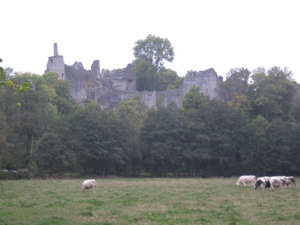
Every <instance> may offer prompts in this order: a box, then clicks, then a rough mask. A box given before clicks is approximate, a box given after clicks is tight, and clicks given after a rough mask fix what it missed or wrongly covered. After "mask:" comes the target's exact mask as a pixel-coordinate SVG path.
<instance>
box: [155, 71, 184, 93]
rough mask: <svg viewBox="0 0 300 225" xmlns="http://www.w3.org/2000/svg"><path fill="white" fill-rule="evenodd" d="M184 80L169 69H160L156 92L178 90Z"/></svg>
mask: <svg viewBox="0 0 300 225" xmlns="http://www.w3.org/2000/svg"><path fill="white" fill-rule="evenodd" d="M183 80H184V78H183V77H179V76H178V75H177V73H176V72H175V71H173V70H171V69H162V70H160V71H159V73H158V77H157V87H156V90H157V91H164V90H172V89H177V88H179V87H180V86H181V85H182V83H183Z"/></svg>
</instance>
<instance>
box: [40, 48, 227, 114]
mask: <svg viewBox="0 0 300 225" xmlns="http://www.w3.org/2000/svg"><path fill="white" fill-rule="evenodd" d="M51 71H52V72H56V73H58V74H59V77H58V78H59V79H62V80H69V81H70V83H71V88H70V95H71V96H72V97H73V98H74V99H75V100H76V101H77V102H78V103H79V104H81V105H85V104H86V102H88V101H90V100H93V101H95V102H98V103H99V105H100V106H101V108H102V109H107V110H113V109H115V108H116V107H117V106H118V104H119V103H120V102H122V101H125V100H128V99H131V98H133V97H134V96H136V95H139V96H141V99H142V101H143V102H144V103H145V104H146V105H147V106H148V107H149V108H151V107H154V106H155V105H156V100H157V99H159V98H161V100H162V104H163V105H164V106H167V105H168V104H170V103H171V102H175V103H176V104H177V105H178V106H179V107H181V106H182V101H183V99H184V95H185V94H186V93H187V92H188V91H189V89H190V88H191V87H192V86H199V87H200V91H201V92H202V93H204V95H206V96H209V97H210V98H215V99H218V100H221V101H224V97H223V94H222V92H221V88H220V84H221V83H222V82H223V78H222V77H221V76H218V75H217V73H216V72H215V70H214V69H212V68H211V69H208V70H205V71H199V72H195V71H189V72H188V73H187V74H186V76H185V79H184V82H183V84H182V86H181V87H180V88H179V89H174V90H166V91H142V92H140V91H137V90H136V77H135V74H134V72H133V65H132V64H128V65H127V67H126V68H124V69H117V70H113V71H108V70H102V71H101V72H100V62H99V60H95V61H94V62H93V64H92V66H91V70H86V69H84V67H83V65H82V63H81V62H75V63H74V64H73V65H72V66H69V65H66V64H65V63H64V58H63V56H62V55H59V54H58V48H57V44H56V43H54V55H53V56H50V57H49V59H48V64H47V69H46V71H45V72H51Z"/></svg>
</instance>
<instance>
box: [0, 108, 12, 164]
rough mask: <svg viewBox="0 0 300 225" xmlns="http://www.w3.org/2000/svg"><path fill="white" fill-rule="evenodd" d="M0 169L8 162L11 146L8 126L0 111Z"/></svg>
mask: <svg viewBox="0 0 300 225" xmlns="http://www.w3.org/2000/svg"><path fill="white" fill-rule="evenodd" d="M0 127H1V129H0V169H2V168H6V166H7V165H8V164H9V161H10V157H11V155H10V151H11V147H12V144H11V143H10V142H9V141H8V140H7V139H8V129H9V127H8V124H7V123H6V118H5V116H4V115H3V113H2V112H1V111H0Z"/></svg>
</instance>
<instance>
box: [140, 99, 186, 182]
mask: <svg viewBox="0 0 300 225" xmlns="http://www.w3.org/2000/svg"><path fill="white" fill-rule="evenodd" d="M184 121H185V120H184V116H183V112H182V110H181V109H178V108H177V107H176V105H173V104H172V105H169V106H168V107H167V108H165V107H159V108H158V109H157V110H153V109H152V110H149V111H148V113H147V118H146V120H145V122H144V125H143V127H142V130H141V138H142V142H143V146H144V150H143V155H144V161H145V164H146V170H148V171H149V172H151V173H152V175H154V176H166V174H167V172H168V171H172V172H173V173H175V174H176V173H178V172H181V171H180V170H182V168H180V165H181V163H182V161H181V154H182V153H181V152H182V150H183V146H182V145H183V131H184Z"/></svg>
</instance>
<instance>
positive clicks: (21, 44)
mask: <svg viewBox="0 0 300 225" xmlns="http://www.w3.org/2000/svg"><path fill="white" fill-rule="evenodd" d="M299 3H300V2H299V1H297V0H284V1H283V0H280V1H279V0H206V1H204V0H203V1H202V0H184V1H183V0H178V1H177V0H106V1H104V0H84V1H79V0H73V1H67V0H51V1H46V0H44V1H41V0H26V1H25V0H0V8H1V13H0V15H1V22H0V24H1V26H0V28H1V32H0V34H1V35H0V58H2V60H3V62H2V63H1V66H2V67H12V68H13V69H14V71H16V72H32V73H36V74H40V75H42V74H43V73H44V71H45V69H46V66H47V62H48V57H49V56H52V55H53V43H55V42H56V43H57V45H58V53H59V54H60V55H63V56H64V60H65V63H66V64H67V65H72V64H73V63H74V62H75V61H80V62H82V63H83V66H84V68H85V69H88V70H89V69H90V68H91V64H92V62H93V60H95V59H99V60H100V69H109V70H113V69H118V68H124V67H126V66H127V64H128V63H131V62H132V61H133V60H134V56H133V47H134V44H135V42H136V41H137V40H140V39H145V38H146V37H147V35H148V34H152V35H155V36H158V37H161V38H167V39H168V40H169V41H170V42H171V44H172V46H173V47H174V51H175V57H174V61H173V62H172V63H166V64H165V66H166V67H167V68H171V69H173V70H175V71H176V72H177V73H178V75H179V76H185V74H186V73H187V71H189V70H196V71H199V70H206V69H209V68H214V69H215V71H216V72H217V73H218V75H221V76H224V77H226V73H227V72H228V71H229V70H230V69H231V68H236V67H244V68H248V69H249V70H253V69H256V68H257V67H260V66H263V67H265V68H267V69H269V68H270V67H273V66H280V67H282V68H283V67H287V68H288V69H290V70H291V71H292V73H293V78H294V79H295V80H296V81H297V82H298V83H300V57H299V54H300V22H299V21H300V13H299V9H300V8H299Z"/></svg>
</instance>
